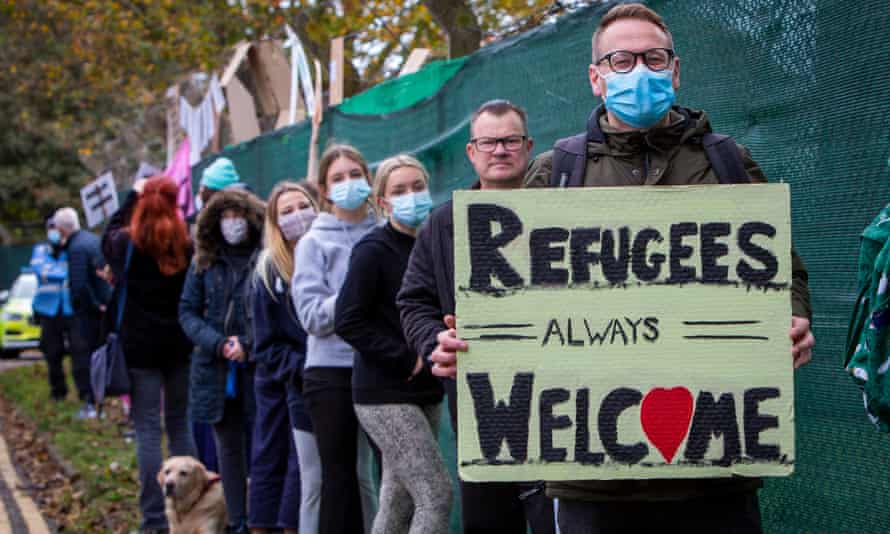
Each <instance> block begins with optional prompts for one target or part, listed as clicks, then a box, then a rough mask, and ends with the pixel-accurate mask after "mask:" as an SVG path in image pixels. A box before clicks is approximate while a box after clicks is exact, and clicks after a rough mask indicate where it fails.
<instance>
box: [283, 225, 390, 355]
mask: <svg viewBox="0 0 890 534" xmlns="http://www.w3.org/2000/svg"><path fill="white" fill-rule="evenodd" d="M375 226H377V219H376V217H375V216H374V214H373V212H370V211H369V212H368V217H366V218H365V220H363V221H361V222H360V223H357V224H349V223H347V222H344V221H341V220H340V219H338V218H336V217H334V216H333V215H331V214H330V213H321V214H319V216H318V218H317V219H315V221H314V222H313V223H312V228H310V229H309V232H307V233H306V235H304V236H303V237H302V238H301V239H300V242H299V243H298V244H297V251H296V253H295V255H294V279H293V283H292V284H291V297H292V298H293V300H294V308H296V310H297V316H298V317H299V319H300V323H302V325H303V328H305V329H306V332H307V333H308V334H309V342H308V347H307V350H306V368H307V369H308V368H310V367H352V360H353V358H354V356H355V351H354V350H353V349H352V346H350V345H349V344H348V343H346V342H345V341H343V340H342V339H340V337H339V336H337V335H336V334H335V333H334V308H335V305H336V303H337V293H338V292H339V291H340V286H342V285H343V280H344V279H345V278H346V272H347V271H348V270H349V256H350V255H351V254H352V247H353V246H355V244H356V243H358V242H359V240H360V239H361V238H362V237H364V235H365V234H366V233H368V232H369V231H370V230H372V229H373V228H374V227H375Z"/></svg>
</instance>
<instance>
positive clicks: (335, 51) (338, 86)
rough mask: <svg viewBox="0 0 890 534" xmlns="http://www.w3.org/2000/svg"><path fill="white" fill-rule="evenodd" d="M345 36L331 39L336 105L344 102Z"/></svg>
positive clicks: (332, 89) (332, 81)
mask: <svg viewBox="0 0 890 534" xmlns="http://www.w3.org/2000/svg"><path fill="white" fill-rule="evenodd" d="M343 41H344V39H343V37H337V38H336V39H334V40H333V41H331V79H330V84H331V100H330V104H331V105H332V106H336V105H337V104H339V103H340V102H343Z"/></svg>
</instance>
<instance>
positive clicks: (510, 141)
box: [470, 135, 528, 152]
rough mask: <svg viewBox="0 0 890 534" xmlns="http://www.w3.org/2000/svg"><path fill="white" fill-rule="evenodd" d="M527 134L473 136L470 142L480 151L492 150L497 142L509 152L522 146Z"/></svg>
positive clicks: (496, 145) (495, 147)
mask: <svg viewBox="0 0 890 534" xmlns="http://www.w3.org/2000/svg"><path fill="white" fill-rule="evenodd" d="M526 139H528V136H525V135H508V136H507V137H475V138H473V139H470V142H471V143H473V145H475V146H476V150H478V151H480V152H494V151H495V150H496V149H497V147H498V144H499V143H501V144H503V145H504V148H505V149H507V150H509V151H510V152H516V151H517V150H520V149H521V148H522V145H523V144H524V143H525V140H526Z"/></svg>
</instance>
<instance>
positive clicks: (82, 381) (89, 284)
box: [53, 207, 111, 419]
mask: <svg viewBox="0 0 890 534" xmlns="http://www.w3.org/2000/svg"><path fill="white" fill-rule="evenodd" d="M53 221H54V222H55V225H56V228H57V229H58V230H59V233H60V234H61V237H62V241H63V243H65V247H66V249H67V252H68V287H69V289H70V292H71V306H72V308H73V310H74V318H75V330H76V335H73V336H71V360H72V362H71V363H72V370H73V372H74V383H75V384H76V385H77V394H78V396H79V397H80V400H81V401H82V402H83V403H84V406H83V408H82V409H81V410H80V412H79V413H78V417H79V418H82V419H91V418H95V417H96V407H95V406H94V404H93V390H92V387H91V386H90V356H91V355H92V353H93V351H95V350H96V349H97V348H99V346H100V345H101V344H102V341H103V340H102V339H101V338H100V330H101V324H102V313H104V312H105V308H106V305H107V303H108V300H109V297H110V295H111V288H110V287H109V285H108V284H107V283H106V282H105V281H104V280H103V279H101V278H100V277H99V275H98V274H97V271H98V270H101V269H103V268H104V267H105V259H104V258H103V257H102V246H101V241H100V239H99V237H98V236H96V235H95V234H93V233H90V232H87V231H86V230H81V229H80V221H79V219H78V216H77V211H76V210H75V209H74V208H71V207H65V208H61V209H60V210H59V211H57V212H56V214H55V215H54V216H53ZM75 340H77V341H75Z"/></svg>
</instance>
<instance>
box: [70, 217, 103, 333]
mask: <svg viewBox="0 0 890 534" xmlns="http://www.w3.org/2000/svg"><path fill="white" fill-rule="evenodd" d="M65 247H66V249H67V250H68V283H69V286H70V289H71V304H72V306H73V308H74V311H75V315H77V314H78V313H91V314H96V315H98V314H99V312H100V310H99V307H100V306H104V305H106V304H107V303H108V300H109V298H110V297H111V287H110V286H109V285H108V284H107V283H106V282H105V281H104V280H102V279H101V278H99V277H98V276H97V275H96V269H101V268H103V267H104V266H105V258H104V257H103V256H102V247H101V242H100V240H99V237H98V236H96V234H93V233H91V232H87V231H86V230H78V231H76V232H74V233H73V234H71V235H70V236H69V237H68V241H67V242H66V244H65Z"/></svg>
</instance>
